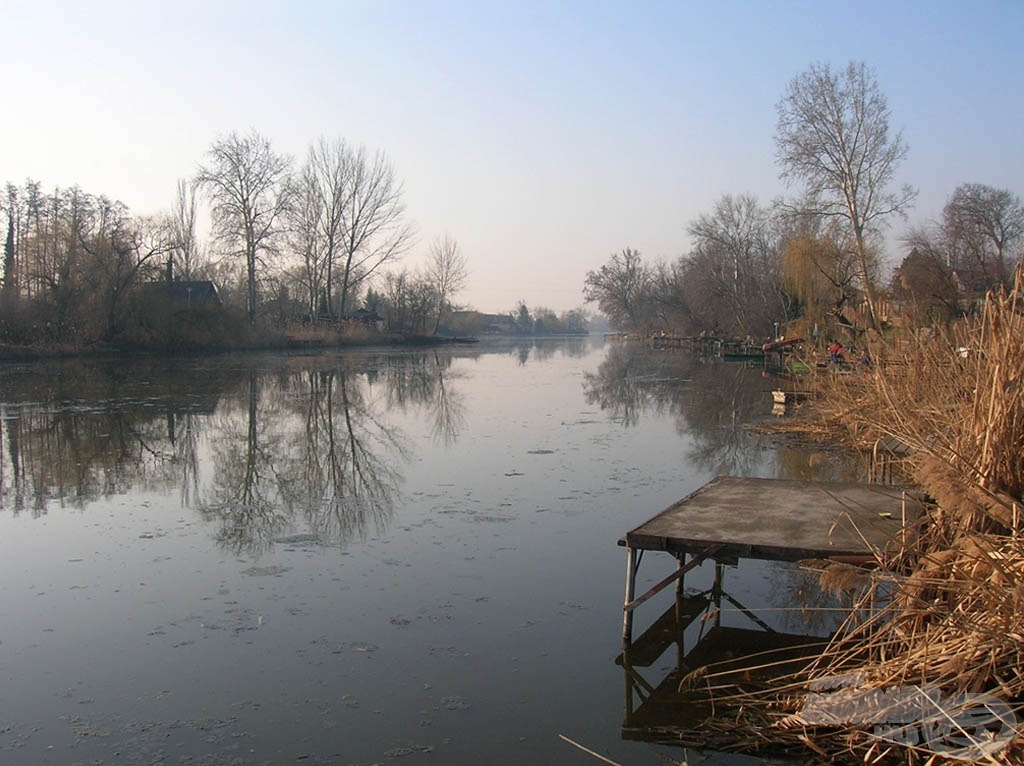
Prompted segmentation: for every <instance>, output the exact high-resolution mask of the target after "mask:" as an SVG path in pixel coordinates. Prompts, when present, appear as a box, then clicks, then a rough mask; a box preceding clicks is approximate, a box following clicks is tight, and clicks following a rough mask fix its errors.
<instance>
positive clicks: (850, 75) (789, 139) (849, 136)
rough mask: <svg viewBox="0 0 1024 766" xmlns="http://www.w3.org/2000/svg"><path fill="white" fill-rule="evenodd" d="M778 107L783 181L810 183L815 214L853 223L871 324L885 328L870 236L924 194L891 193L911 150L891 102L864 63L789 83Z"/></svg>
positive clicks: (819, 70)
mask: <svg viewBox="0 0 1024 766" xmlns="http://www.w3.org/2000/svg"><path fill="white" fill-rule="evenodd" d="M776 109H777V111H778V122H777V125H776V135H775V145H776V151H777V158H778V162H779V165H780V166H781V168H782V171H781V177H782V178H783V179H784V180H786V181H802V182H803V183H804V185H805V187H806V191H807V197H808V199H809V201H810V205H811V208H810V210H809V212H812V213H814V214H816V215H820V216H838V217H839V218H841V219H843V220H845V221H846V223H847V225H848V226H849V228H850V233H851V235H852V237H853V245H854V252H855V254H856V258H857V263H858V271H859V275H858V276H859V278H860V280H861V282H862V286H863V288H864V292H865V295H866V297H867V303H868V313H869V317H870V321H871V324H872V326H873V327H874V329H875V330H879V329H880V323H879V318H878V315H877V309H876V298H875V290H874V284H873V282H874V279H873V266H872V260H873V255H872V249H871V247H870V245H869V241H868V240H869V235H870V232H871V231H872V230H873V229H875V228H876V227H877V226H879V225H880V224H881V223H882V222H883V221H884V220H885V219H886V218H887V217H889V216H892V215H903V214H905V212H906V210H907V209H909V207H910V206H911V204H912V203H913V201H914V198H915V197H916V196H917V193H916V192H915V191H914V190H913V189H911V188H910V187H909V186H903V187H902V188H901V189H900V190H899V191H898V192H890V191H888V187H889V186H890V184H891V183H892V181H893V175H894V174H895V171H896V168H897V167H898V166H899V164H900V162H901V161H902V160H903V159H904V158H905V157H906V155H907V151H908V148H907V145H906V144H905V143H904V141H903V136H902V133H901V132H896V133H895V134H892V133H890V131H889V117H890V113H889V106H888V103H887V101H886V98H885V96H884V95H883V94H882V92H881V90H880V89H879V87H878V83H877V82H876V80H875V78H874V75H873V74H872V73H871V72H870V71H869V70H868V68H867V67H866V66H865V65H864V64H863V63H852V62H851V63H850V64H849V65H847V67H846V68H845V69H844V70H843V71H841V72H833V71H832V69H831V68H830V67H829V66H828V64H814V65H812V66H811V68H810V69H808V70H807V71H806V72H804V73H802V74H800V75H798V76H797V77H795V78H794V79H793V80H792V81H790V83H789V86H788V87H787V89H786V93H785V95H784V96H783V98H782V100H781V101H779V103H778V104H777V106H776Z"/></svg>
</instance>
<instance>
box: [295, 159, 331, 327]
mask: <svg viewBox="0 0 1024 766" xmlns="http://www.w3.org/2000/svg"><path fill="white" fill-rule="evenodd" d="M320 201H321V194H320V187H319V184H318V182H317V175H316V172H315V170H314V168H313V167H312V162H311V161H310V160H307V161H306V164H305V165H303V167H302V170H301V172H300V173H299V176H298V178H297V179H296V184H295V198H294V200H293V204H292V206H291V208H290V210H289V215H288V219H289V223H288V231H289V235H290V237H291V248H292V250H293V252H295V253H297V254H298V255H299V256H300V258H301V266H300V274H299V276H298V278H297V281H298V282H299V283H300V284H301V285H302V288H303V290H304V291H305V293H306V310H307V311H308V313H309V318H310V319H313V318H314V317H316V315H317V313H318V309H319V308H320V305H321V301H324V302H325V303H326V301H327V294H328V292H329V291H328V290H327V288H326V275H325V271H326V269H327V263H326V255H325V253H324V247H323V244H322V240H321V236H320V229H321V218H322V216H323V206H322V205H321V204H320ZM324 308H325V309H329V306H324Z"/></svg>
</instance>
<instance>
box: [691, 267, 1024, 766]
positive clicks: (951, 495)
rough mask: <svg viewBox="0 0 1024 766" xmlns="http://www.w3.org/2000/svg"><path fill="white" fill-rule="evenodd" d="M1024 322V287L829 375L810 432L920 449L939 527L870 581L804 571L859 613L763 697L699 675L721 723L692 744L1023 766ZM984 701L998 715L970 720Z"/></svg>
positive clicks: (894, 554)
mask: <svg viewBox="0 0 1024 766" xmlns="http://www.w3.org/2000/svg"><path fill="white" fill-rule="evenodd" d="M1022 307H1024V288H1022V285H1021V283H1020V281H1019V280H1018V283H1017V285H1016V288H1015V289H1014V290H1013V291H1011V292H1010V293H1008V294H1002V295H995V296H990V297H989V299H988V300H987V302H986V305H985V308H984V311H983V314H982V316H981V317H980V318H976V319H972V320H965V321H964V322H963V323H962V324H960V325H958V326H955V327H952V328H950V329H949V330H948V332H946V333H945V334H943V333H936V334H934V335H932V336H931V337H929V338H928V339H925V340H921V341H915V342H912V343H910V342H906V343H902V344H897V345H893V346H887V345H884V344H878V345H877V346H876V347H872V348H870V351H871V356H872V365H871V367H870V368H866V367H863V368H859V369H858V370H856V371H853V372H850V373H849V374H835V373H834V372H832V373H824V372H822V373H820V374H819V375H818V376H817V382H816V385H817V386H818V388H819V389H820V391H821V392H822V394H823V396H821V397H820V398H819V399H817V400H816V401H815V404H814V407H815V413H814V417H812V418H810V419H806V420H804V422H803V423H802V424H801V425H800V426H799V427H800V428H802V429H804V430H805V431H809V432H811V433H813V434H816V435H818V436H822V437H825V438H828V439H830V440H836V439H839V440H841V441H842V442H843V443H845V444H848V445H850V446H853V447H856V448H859V449H862V450H865V451H869V452H870V451H871V450H873V449H877V447H878V445H879V444H883V443H884V444H888V445H892V444H898V445H900V446H901V447H906V448H909V450H908V452H909V456H908V457H907V458H906V463H907V466H906V467H907V475H909V476H910V477H912V479H913V481H914V482H915V483H916V484H917V485H919V486H920V488H921V489H922V490H923V492H924V494H925V496H926V498H927V499H928V513H926V515H925V516H924V517H923V518H922V520H921V521H920V522H919V523H918V525H917V526H916V527H915V528H914V529H912V530H909V534H906V535H904V536H903V538H902V540H901V544H900V546H899V547H897V548H893V549H892V550H889V551H886V552H884V554H881V555H879V557H878V560H877V561H876V562H874V564H875V565H874V567H873V568H871V569H859V568H857V569H855V568H853V567H850V566H849V565H840V564H837V563H834V562H816V563H814V564H810V565H809V566H811V567H812V568H815V569H817V570H818V571H819V572H820V574H821V580H822V583H823V584H824V585H826V586H829V587H832V588H834V589H836V590H838V591H842V592H844V593H846V594H848V595H849V597H850V598H851V602H850V603H851V608H850V610H849V613H848V617H847V619H846V622H845V624H844V625H843V627H842V629H841V630H840V631H839V632H838V634H837V635H836V637H835V638H834V639H833V640H832V641H831V642H830V644H829V646H828V648H827V650H826V651H825V652H824V653H822V654H821V655H820V656H816V657H815V658H814V660H813V661H812V662H811V663H810V665H809V666H808V667H806V668H804V669H803V670H802V671H801V672H799V673H796V674H788V675H784V676H780V677H777V678H776V679H775V682H774V684H773V685H772V686H771V687H770V688H768V689H756V690H752V689H749V688H745V687H744V685H743V684H739V683H731V682H728V678H727V676H726V675H724V674H723V675H719V674H718V673H717V672H716V669H715V668H714V667H708V668H702V669H700V673H701V676H700V678H699V679H697V681H696V683H695V687H700V688H702V689H703V693H704V694H705V695H706V697H708V698H710V699H712V700H713V701H714V705H715V715H714V716H713V717H712V718H709V719H708V720H707V721H706V722H705V723H704V724H703V725H702V726H701V727H700V730H699V731H694V732H692V736H689V735H684V736H683V737H682V740H683V742H684V743H685V744H690V745H697V744H703V746H705V747H709V746H710V747H715V748H725V749H738V750H747V751H750V750H778V749H784V750H793V749H794V748H796V749H797V750H799V751H800V752H801V757H803V758H805V759H806V758H811V759H821V760H822V761H829V762H834V761H837V760H845V761H849V762H864V763H885V762H896V763H930V762H940V761H944V760H946V759H949V758H956V759H957V760H960V761H961V762H963V761H964V760H968V761H972V760H973V761H977V762H984V763H1019V762H1021V760H1020V759H1021V755H1022V735H1021V728H1020V727H1018V726H1017V725H1016V721H1017V720H1019V719H1022V718H1024V715H1021V703H1022V701H1024V518H1022V504H1021V498H1022V496H1024V309H1022ZM822 689H825V690H827V691H828V692H829V693H831V694H834V695H838V696H831V697H829V696H827V695H825V694H823V693H821V690H822ZM844 695H845V696H844ZM908 695H909V696H908ZM911 696H912V697H913V700H911V699H910V697H911ZM988 703H991V704H990V705H989V707H988V711H989V712H990V713H991V712H992V711H993V710H995V711H997V717H993V716H992V715H989V716H988V720H987V723H986V722H984V721H982V720H981V719H980V718H978V719H975V720H972V719H971V711H974V712H975V713H977V711H978V709H979V705H981V706H982V707H984V705H985V704H988ZM822 704H824V705H825V708H827V709H828V710H829V711H831V713H832V714H834V715H833V718H834V720H832V719H829V718H828V717H827V716H824V717H823V715H822V710H823V709H825V708H822V707H821V705H822ZM816 705H817V707H815V706H816ZM844 705H845V707H844ZM922 705H923V706H924V707H922ZM837 706H838V708H837ZM901 706H902V707H901ZM908 706H909V708H910V709H912V710H913V711H915V712H914V714H908V713H907V709H908ZM925 708H927V709H928V710H931V711H932V713H931V715H930V716H929V715H928V714H924V713H923V712H922V711H923V710H924V709H925ZM837 709H838V710H840V712H841V714H839V713H837V712H836V711H837ZM965 711H966V712H965ZM844 716H845V717H844ZM998 716H1001V720H1000V718H999V717H998ZM983 717H984V716H983Z"/></svg>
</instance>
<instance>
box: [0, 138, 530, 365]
mask: <svg viewBox="0 0 1024 766" xmlns="http://www.w3.org/2000/svg"><path fill="white" fill-rule="evenodd" d="M201 206H208V209H209V213H210V219H211V223H212V229H211V232H210V238H209V241H208V243H207V242H204V241H203V239H202V238H201V237H200V236H199V234H198V232H197V222H198V219H199V213H200V208H201ZM0 212H2V214H3V218H0V221H4V222H5V223H6V227H5V233H6V237H5V240H4V248H3V262H2V266H3V272H2V283H0V342H6V343H8V344H27V345H32V344H43V345H60V346H70V347H75V348H80V347H83V346H88V345H90V344H96V343H104V342H106V343H115V344H130V345H142V346H153V345H157V346H168V345H172V346H173V345H212V346H225V345H228V346H230V345H239V344H247V343H253V342H261V341H267V340H269V341H270V342H273V339H274V338H275V337H277V338H280V337H282V333H283V332H284V330H285V329H287V328H288V327H294V326H304V327H308V326H310V325H316V326H319V327H321V328H327V330H326V331H328V332H334V333H336V334H344V333H345V332H346V331H348V330H352V329H358V330H359V331H361V332H363V333H365V332H366V328H373V331H377V330H378V329H379V328H380V327H381V326H383V327H384V328H386V329H387V330H389V331H391V332H397V333H414V334H428V335H429V334H436V333H438V332H439V331H442V330H443V329H445V327H447V326H448V325H451V324H453V317H454V316H455V315H456V314H457V311H456V308H457V305H456V304H455V303H454V299H455V297H456V296H457V295H458V293H459V292H460V291H461V290H462V289H463V288H464V287H465V283H466V279H467V277H468V268H467V260H466V257H465V255H464V254H463V253H462V252H461V250H460V248H459V245H458V242H457V241H456V239H455V238H453V237H452V236H450V235H444V236H441V237H437V238H436V239H434V240H433V241H432V242H431V243H430V245H429V246H428V250H427V257H426V259H425V264H424V265H423V266H422V267H421V268H419V269H415V270H413V269H409V268H399V266H400V262H401V258H402V257H403V256H404V255H406V254H407V253H408V252H409V251H410V250H411V249H412V248H413V247H414V243H415V240H414V234H415V232H414V228H413V226H412V224H411V223H410V222H409V221H408V220H407V217H406V210H405V204H404V201H403V188H402V184H401V182H400V181H399V180H398V178H397V176H396V174H395V171H394V168H393V167H392V165H391V163H390V161H389V160H388V158H387V156H386V155H385V154H384V153H383V152H375V153H373V152H370V151H368V150H367V149H366V148H365V147H362V146H353V145H351V144H349V143H348V142H346V141H344V140H342V139H338V140H335V141H327V140H325V139H320V140H319V141H317V142H315V143H314V144H313V145H311V146H310V148H309V150H308V152H307V154H306V156H305V158H304V159H303V161H302V162H300V163H296V162H295V161H293V160H292V159H291V158H290V157H287V156H285V155H283V154H280V153H278V152H276V151H275V150H274V148H273V147H272V146H271V144H270V142H269V140H267V139H266V138H265V137H263V136H261V135H260V134H258V133H256V132H255V131H252V132H250V133H248V134H246V135H240V134H237V133H231V134H229V135H228V136H225V137H222V138H220V139H218V140H216V141H214V143H213V144H212V146H211V148H210V150H209V152H208V153H207V154H206V156H205V158H204V160H203V162H202V163H200V164H199V166H198V167H197V169H196V171H195V173H194V175H193V176H192V177H191V178H189V179H184V180H181V181H180V182H179V184H178V190H177V197H176V200H175V203H174V205H173V206H172V208H171V209H170V210H169V211H166V212H164V213H161V214H159V215H154V216H146V217H142V216H135V215H132V213H131V212H130V211H129V209H128V207H127V206H126V205H125V204H123V203H121V202H119V201H117V200H113V199H111V198H108V197H106V196H103V195H96V194H91V193H89V192H86V191H84V190H82V189H80V188H79V187H77V186H75V187H71V188H68V189H60V188H58V189H54V190H52V191H45V190H44V189H43V188H42V186H41V184H40V183H39V182H37V181H32V180H29V181H26V182H25V183H24V184H22V185H20V186H19V185H16V184H11V183H9V184H7V185H6V188H5V193H4V194H3V195H2V199H0ZM159 285H164V286H166V288H167V289H157V286H159ZM543 321H544V322H548V323H550V320H549V319H548V318H547V317H546V316H545V318H544V320H543Z"/></svg>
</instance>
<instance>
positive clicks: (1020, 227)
mask: <svg viewBox="0 0 1024 766" xmlns="http://www.w3.org/2000/svg"><path fill="white" fill-rule="evenodd" d="M942 218H943V227H944V229H945V232H946V238H947V240H948V242H949V243H950V245H951V246H952V250H953V252H952V253H951V255H953V258H952V259H951V260H952V262H951V263H950V265H951V266H954V267H956V266H966V265H967V264H960V263H957V262H956V260H957V259H956V257H955V256H956V255H958V254H962V255H963V256H964V257H966V258H969V259H970V260H972V261H974V263H975V264H976V265H977V266H978V267H979V268H980V269H981V271H982V273H984V274H986V275H988V274H989V273H990V272H991V276H990V278H989V279H986V280H985V281H986V283H987V284H986V287H996V286H998V285H1002V286H1004V287H1008V286H1009V284H1010V281H1011V274H1010V272H1011V269H1010V268H1009V265H1008V264H1007V255H1008V254H1009V253H1010V252H1013V251H1014V250H1015V248H1019V247H1020V245H1021V243H1022V242H1024V205H1022V204H1021V200H1020V197H1018V196H1017V195H1016V194H1013V193H1012V192H1010V191H1009V190H1007V189H994V188H992V187H991V186H986V185H984V184H961V185H960V186H958V187H957V188H956V190H955V191H954V192H953V196H952V197H951V198H950V200H949V202H947V203H946V206H945V208H943V211H942Z"/></svg>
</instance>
